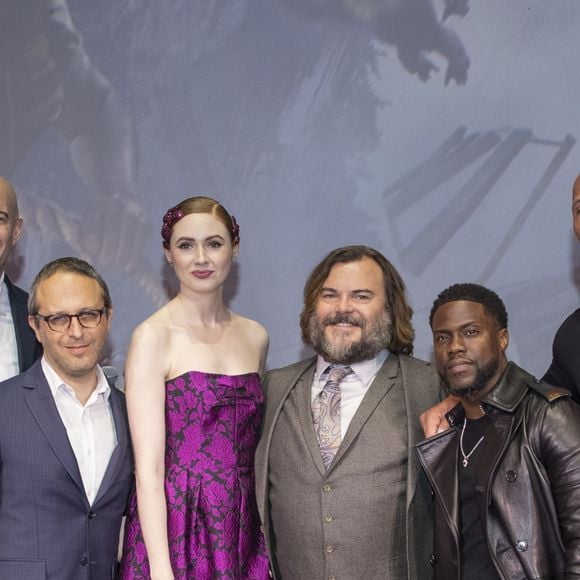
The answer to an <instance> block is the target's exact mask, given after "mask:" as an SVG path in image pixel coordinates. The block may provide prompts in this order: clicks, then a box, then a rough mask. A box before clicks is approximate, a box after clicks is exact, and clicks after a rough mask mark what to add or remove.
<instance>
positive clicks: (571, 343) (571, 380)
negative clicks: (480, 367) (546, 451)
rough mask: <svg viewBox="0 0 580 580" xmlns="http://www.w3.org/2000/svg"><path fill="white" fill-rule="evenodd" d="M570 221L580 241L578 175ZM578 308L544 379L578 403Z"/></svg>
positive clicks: (566, 323) (557, 340) (568, 321)
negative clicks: (570, 395) (562, 389)
mask: <svg viewBox="0 0 580 580" xmlns="http://www.w3.org/2000/svg"><path fill="white" fill-rule="evenodd" d="M572 223H573V226H574V233H575V235H576V239H578V241H580V175H577V176H576V179H575V180H574V185H573V187H572ZM579 352H580V308H578V309H576V310H575V311H574V312H572V314H570V316H568V318H566V320H564V322H563V323H562V326H560V328H559V329H558V332H557V333H556V336H555V337H554V344H553V347H552V364H551V365H550V368H549V369H548V370H547V372H546V374H545V375H544V380H545V381H546V382H548V383H551V384H553V385H558V386H560V387H564V388H566V389H569V390H570V391H571V392H572V397H573V398H574V400H575V401H576V402H577V403H580V356H578V353H579Z"/></svg>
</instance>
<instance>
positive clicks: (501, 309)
mask: <svg viewBox="0 0 580 580" xmlns="http://www.w3.org/2000/svg"><path fill="white" fill-rule="evenodd" d="M457 300H468V301H469V302H477V303H479V304H481V305H482V306H483V307H484V308H485V311H486V312H487V313H488V314H489V315H490V316H492V317H493V318H495V321H496V322H497V325H498V327H499V328H505V329H507V327H508V314H507V310H506V308H505V304H504V303H503V300H502V299H501V298H500V297H499V296H498V295H497V294H496V293H495V292H494V291H493V290H490V289H489V288H486V287H485V286H481V285H480V284H471V283H463V284H453V285H451V286H449V288H446V289H445V290H443V292H441V293H440V294H439V296H437V298H435V301H434V302H433V306H432V307H431V312H430V314H429V325H430V326H433V316H435V312H436V311H437V309H438V308H439V307H441V306H443V305H444V304H447V303H448V302H456V301H457Z"/></svg>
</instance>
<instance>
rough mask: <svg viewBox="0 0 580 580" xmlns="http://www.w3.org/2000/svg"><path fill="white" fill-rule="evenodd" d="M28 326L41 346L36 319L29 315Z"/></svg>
mask: <svg viewBox="0 0 580 580" xmlns="http://www.w3.org/2000/svg"><path fill="white" fill-rule="evenodd" d="M28 326H30V328H32V332H34V335H35V336H36V340H38V342H40V343H41V344H42V340H40V334H39V332H38V318H36V317H35V316H32V315H31V314H29V315H28Z"/></svg>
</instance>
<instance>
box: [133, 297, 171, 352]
mask: <svg viewBox="0 0 580 580" xmlns="http://www.w3.org/2000/svg"><path fill="white" fill-rule="evenodd" d="M165 309H166V307H165V306H164V307H163V308H161V309H160V310H158V311H157V312H155V314H153V315H152V316H150V317H149V318H147V319H146V320H144V321H143V322H141V324H139V325H138V326H137V327H136V328H135V330H134V331H133V334H132V336H131V349H134V348H137V349H141V348H144V349H148V348H157V347H159V346H160V345H163V344H166V342H167V338H168V335H169V324H168V316H167V312H166V310H165Z"/></svg>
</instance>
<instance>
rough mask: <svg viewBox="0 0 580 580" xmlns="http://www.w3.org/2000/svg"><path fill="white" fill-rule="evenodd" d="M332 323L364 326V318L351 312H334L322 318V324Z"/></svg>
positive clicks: (328, 324) (329, 324)
mask: <svg viewBox="0 0 580 580" xmlns="http://www.w3.org/2000/svg"><path fill="white" fill-rule="evenodd" d="M333 324H352V325H353V326H358V327H359V328H364V327H365V320H364V319H362V318H358V317H356V316H353V315H352V314H334V315H329V316H327V317H326V318H323V319H322V325H323V326H331V325H333Z"/></svg>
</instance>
